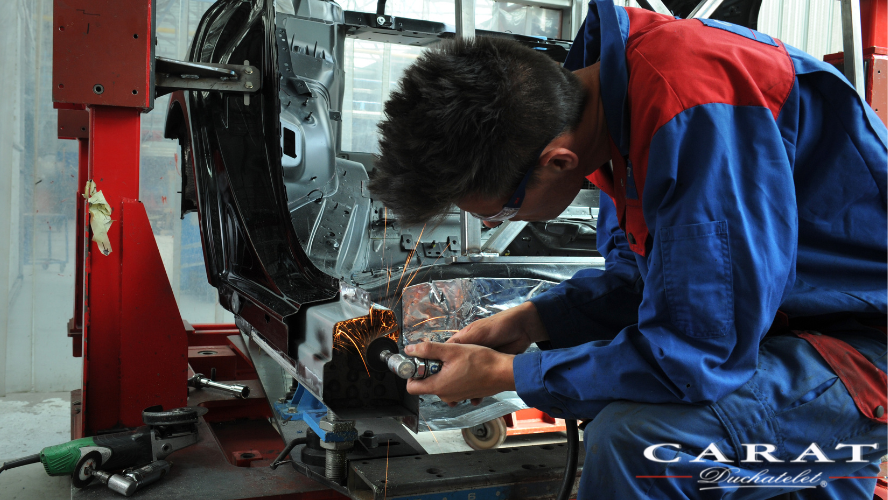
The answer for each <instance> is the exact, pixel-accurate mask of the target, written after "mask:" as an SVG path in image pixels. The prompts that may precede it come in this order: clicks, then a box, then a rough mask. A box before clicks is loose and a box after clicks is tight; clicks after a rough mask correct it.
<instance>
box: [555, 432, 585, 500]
mask: <svg viewBox="0 0 888 500" xmlns="http://www.w3.org/2000/svg"><path fill="white" fill-rule="evenodd" d="M564 427H565V432H566V433H567V463H566V464H565V465H564V481H562V482H561V490H560V491H559V492H558V496H557V497H556V498H557V500H568V498H570V493H571V491H573V485H574V481H576V479H577V459H578V457H579V453H580V432H579V430H577V421H576V420H565V421H564Z"/></svg>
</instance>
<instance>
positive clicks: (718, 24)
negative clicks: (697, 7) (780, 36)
mask: <svg viewBox="0 0 888 500" xmlns="http://www.w3.org/2000/svg"><path fill="white" fill-rule="evenodd" d="M698 21H700V22H701V23H703V24H705V25H706V26H709V27H710V28H717V29H720V30H725V31H730V32H731V33H734V34H735V35H740V36H742V37H744V38H749V39H750V40H755V41H756V42H761V43H764V44H768V45H772V46H774V47H777V42H775V41H774V39H773V38H771V37H769V36H768V35H766V34H764V33H759V32H758V31H756V30H751V29H749V28H745V27H743V26H737V25H736V24H733V23H726V22H724V21H716V20H715V19H698Z"/></svg>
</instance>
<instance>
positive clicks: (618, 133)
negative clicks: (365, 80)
mask: <svg viewBox="0 0 888 500" xmlns="http://www.w3.org/2000/svg"><path fill="white" fill-rule="evenodd" d="M565 68H566V69H569V70H575V72H574V73H570V72H568V71H566V70H565V69H562V68H559V67H558V66H557V65H556V64H554V63H550V62H548V61H547V60H546V58H545V57H544V56H542V55H541V54H538V53H535V52H534V51H532V50H528V49H524V48H521V47H519V46H518V45H516V44H512V43H510V42H506V41H501V40H493V39H486V40H485V39H476V40H474V41H460V40H457V41H453V42H449V43H445V44H443V45H442V47H441V48H439V49H435V50H432V51H428V52H426V53H425V54H424V55H422V56H421V57H420V58H419V59H418V60H417V62H416V63H415V65H413V66H412V67H410V68H409V69H408V70H407V71H406V73H405V75H404V77H403V79H402V80H401V82H400V85H399V88H398V89H397V90H396V91H395V92H393V94H392V97H391V99H390V101H389V102H387V103H386V107H385V111H386V119H385V120H384V121H383V122H382V123H381V124H380V131H381V141H380V151H381V153H380V158H379V161H378V165H377V168H376V171H375V177H374V179H373V181H372V184H371V190H372V191H373V192H374V194H375V195H376V196H377V197H379V198H380V199H381V200H382V201H384V202H385V203H386V204H387V205H388V206H390V207H391V208H392V209H393V210H394V211H395V212H396V213H398V214H399V216H400V217H401V218H402V219H405V220H408V221H414V222H420V221H425V220H429V219H433V218H434V217H436V216H438V215H440V214H441V213H442V212H444V211H446V210H447V208H448V207H449V206H450V205H451V204H456V205H457V206H459V207H460V208H462V209H464V210H466V211H469V212H472V213H473V214H477V215H476V216H478V217H480V218H482V219H484V220H487V221H497V220H504V219H508V218H512V219H515V220H546V219H550V218H555V217H556V216H558V215H559V214H560V213H561V211H563V209H564V208H565V207H566V206H567V205H568V204H569V203H570V202H571V201H572V200H573V198H574V197H575V195H576V194H577V192H578V190H579V189H580V188H581V186H582V183H583V181H584V180H585V179H586V178H589V179H590V180H591V181H592V182H594V183H595V184H596V185H598V186H599V187H600V188H601V189H602V191H603V192H604V193H606V194H607V195H608V196H602V202H601V207H600V214H599V216H600V219H599V224H598V239H599V249H600V251H601V253H602V255H604V256H605V257H606V262H607V264H606V269H605V270H604V271H603V272H601V271H596V270H588V271H583V272H580V273H578V274H577V275H575V276H574V277H573V278H571V279H570V280H567V281H565V282H564V283H562V284H560V285H559V286H557V287H555V288H554V289H552V290H551V291H550V292H549V293H546V294H543V295H541V296H539V297H538V298H535V299H533V300H532V301H530V302H528V303H525V304H523V305H521V306H518V307H516V308H513V309H511V310H508V311H505V312H502V313H499V314H497V315H494V316H492V317H490V318H487V319H484V320H480V321H477V322H475V323H473V324H472V325H470V326H469V327H467V328H465V329H464V330H462V331H460V332H459V333H457V334H456V335H454V336H453V338H451V339H450V341H449V342H448V343H446V344H421V345H417V346H408V350H407V352H408V353H410V354H413V355H417V356H421V357H427V358H435V359H441V360H443V361H444V368H443V369H442V371H441V373H440V374H438V375H436V376H435V377H431V378H429V379H427V380H424V381H411V382H409V384H408V390H409V391H410V392H412V393H415V394H420V393H426V394H437V395H438V396H440V397H441V399H442V400H444V401H446V402H456V401H461V400H464V399H477V398H482V397H485V396H489V395H491V394H495V393H497V392H500V391H504V390H517V391H518V394H519V395H520V396H521V397H522V398H523V399H524V400H525V401H526V402H527V404H529V405H532V406H534V407H537V408H540V409H542V410H544V411H546V412H548V413H549V414H551V415H553V416H556V417H561V418H580V419H593V420H592V422H591V423H589V424H588V425H587V427H586V428H585V434H584V441H585V446H586V458H585V465H584V472H583V475H582V478H581V485H580V490H581V494H580V498H592V497H593V496H594V497H595V498H617V499H632V498H700V497H705V498H722V497H727V496H730V498H770V497H772V496H775V495H778V494H780V493H782V492H789V491H795V492H797V494H798V498H836V499H852V498H854V499H857V498H859V499H864V498H871V497H872V493H873V489H874V486H875V479H874V476H876V474H877V473H878V463H879V457H881V456H882V455H884V454H885V453H886V451H885V445H886V425H885V423H886V416H885V405H886V403H885V373H884V372H885V364H886V347H885V344H886V336H885V325H886V316H885V314H886V311H888V303H886V302H888V301H886V272H888V266H886V259H888V252H886V243H888V242H886V240H888V234H886V226H888V219H886V188H888V173H886V163H888V155H886V145H885V144H886V130H885V126H884V125H883V124H882V123H881V122H879V120H878V118H877V117H876V116H875V114H874V113H873V111H872V110H871V109H870V108H869V106H868V105H867V104H866V103H864V102H862V101H861V100H860V99H859V98H858V96H857V94H856V93H855V92H854V89H853V88H851V87H850V86H849V85H848V83H847V81H845V80H844V79H843V77H842V76H841V75H840V74H839V73H838V72H836V71H835V70H834V69H832V68H831V67H829V66H827V65H825V64H824V63H822V62H819V61H816V60H814V59H813V58H811V57H810V56H808V55H806V54H804V53H802V52H800V51H798V50H796V49H794V48H791V47H788V46H785V45H784V44H783V43H781V42H779V41H777V40H774V39H772V38H771V37H769V36H767V35H764V34H761V33H757V32H754V31H752V30H748V29H745V28H741V27H738V26H734V25H730V24H727V23H720V22H718V21H710V20H702V21H701V20H676V19H674V18H672V17H668V16H663V15H659V14H655V13H652V12H648V11H644V10H638V9H630V8H625V9H624V8H621V7H615V6H614V5H613V3H612V2H611V1H610V0H594V1H593V2H591V3H590V10H589V14H588V17H587V18H586V21H585V24H584V27H583V29H581V31H580V33H579V35H578V36H577V39H576V41H575V43H574V45H573V47H572V49H571V52H570V54H569V56H568V59H567V62H566V64H565ZM609 161H610V164H608V162H609ZM821 333H822V334H823V335H820V334H821ZM545 341H548V342H549V343H550V345H551V347H552V348H554V349H551V350H544V351H543V352H540V353H525V354H521V353H522V352H523V351H524V350H525V349H526V348H527V346H528V345H529V344H530V343H532V342H545ZM806 471H807V472H806ZM714 474H715V475H714ZM852 476H853V477H855V479H841V478H844V477H852ZM738 480H740V481H739V482H738ZM732 481H733V482H732Z"/></svg>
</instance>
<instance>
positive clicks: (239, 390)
mask: <svg viewBox="0 0 888 500" xmlns="http://www.w3.org/2000/svg"><path fill="white" fill-rule="evenodd" d="M188 386H189V387H194V388H195V389H201V388H204V387H209V388H211V389H218V390H220V391H225V392H230V393H232V394H234V395H235V396H237V397H239V398H243V399H246V398H247V397H248V396H249V395H250V388H249V387H247V386H245V385H242V384H220V383H219V382H216V381H215V380H213V379H211V378H207V377H205V376H204V374H203V373H195V374H194V376H193V377H191V378H190V379H188Z"/></svg>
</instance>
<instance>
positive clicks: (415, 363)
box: [366, 337, 444, 379]
mask: <svg viewBox="0 0 888 500" xmlns="http://www.w3.org/2000/svg"><path fill="white" fill-rule="evenodd" d="M366 358H367V364H368V366H369V367H370V368H372V369H374V370H376V371H385V370H386V369H388V370H389V371H391V372H392V373H394V374H395V375H397V376H399V377H401V378H403V379H411V378H412V379H424V378H427V377H431V376H432V375H434V374H436V373H438V372H439V371H441V367H442V366H444V363H442V362H441V361H438V360H436V359H423V358H416V357H413V356H405V355H403V354H400V353H398V344H397V343H396V342H395V341H394V340H392V339H390V338H388V337H379V338H378V339H375V340H373V341H372V342H370V345H369V346H367V356H366Z"/></svg>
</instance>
